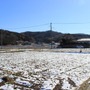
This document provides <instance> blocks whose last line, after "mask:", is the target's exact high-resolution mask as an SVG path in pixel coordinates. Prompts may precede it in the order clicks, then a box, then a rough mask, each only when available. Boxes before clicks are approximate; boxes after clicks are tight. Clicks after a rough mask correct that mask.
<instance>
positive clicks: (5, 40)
mask: <svg viewBox="0 0 90 90" xmlns="http://www.w3.org/2000/svg"><path fill="white" fill-rule="evenodd" d="M63 38H65V39H68V38H70V39H75V40H76V39H80V38H90V35H87V34H64V33H60V32H55V31H50V30H49V31H44V32H43V31H42V32H29V31H27V32H22V33H17V32H11V31H8V30H3V29H0V44H1V45H16V44H17V43H16V42H17V41H23V42H24V41H29V42H31V43H42V42H44V43H51V41H54V42H58V43H59V42H60V41H61V40H62V39H63Z"/></svg>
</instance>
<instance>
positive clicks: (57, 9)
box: [0, 0, 90, 34]
mask: <svg viewBox="0 0 90 90" xmlns="http://www.w3.org/2000/svg"><path fill="white" fill-rule="evenodd" d="M49 23H52V28H53V30H54V31H58V32H62V33H86V34H90V0H0V28H1V29H6V30H10V31H14V32H24V31H46V30H49V29H50V26H49ZM39 25H40V26H39Z"/></svg>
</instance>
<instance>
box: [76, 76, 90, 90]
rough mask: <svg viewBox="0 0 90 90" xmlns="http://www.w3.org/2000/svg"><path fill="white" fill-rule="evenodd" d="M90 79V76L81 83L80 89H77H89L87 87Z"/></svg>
mask: <svg viewBox="0 0 90 90" xmlns="http://www.w3.org/2000/svg"><path fill="white" fill-rule="evenodd" d="M89 81H90V78H89V79H87V80H86V81H84V82H83V83H82V84H81V85H80V88H79V89H76V90H87V88H88V87H89V86H90V84H89V83H88V82H89Z"/></svg>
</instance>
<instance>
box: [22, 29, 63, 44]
mask: <svg viewBox="0 0 90 90" xmlns="http://www.w3.org/2000/svg"><path fill="white" fill-rule="evenodd" d="M22 34H25V35H27V36H28V37H32V38H33V39H34V40H35V41H36V42H45V43H50V42H51V40H53V41H55V42H58V41H59V39H60V37H62V35H63V34H62V33H59V32H55V31H50V30H49V31H44V32H23V33H22Z"/></svg>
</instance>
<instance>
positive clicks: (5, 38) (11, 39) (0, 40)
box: [0, 29, 30, 45]
mask: <svg viewBox="0 0 90 90" xmlns="http://www.w3.org/2000/svg"><path fill="white" fill-rule="evenodd" d="M29 40H30V38H29V37H28V36H26V35H24V34H20V33H17V32H11V31H8V30H2V29H0V44H2V45H15V44H16V42H17V41H29Z"/></svg>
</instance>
